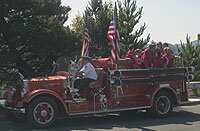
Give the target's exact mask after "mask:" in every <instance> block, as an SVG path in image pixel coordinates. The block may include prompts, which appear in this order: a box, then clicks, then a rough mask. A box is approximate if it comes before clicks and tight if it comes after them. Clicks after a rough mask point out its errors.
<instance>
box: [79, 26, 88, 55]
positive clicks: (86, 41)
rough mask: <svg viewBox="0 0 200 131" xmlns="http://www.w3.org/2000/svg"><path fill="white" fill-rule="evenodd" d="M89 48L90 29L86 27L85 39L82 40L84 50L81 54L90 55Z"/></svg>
mask: <svg viewBox="0 0 200 131" xmlns="http://www.w3.org/2000/svg"><path fill="white" fill-rule="evenodd" d="M88 48H89V34H88V29H87V28H85V30H84V34H83V41H82V51H81V56H88V55H89V54H88Z"/></svg>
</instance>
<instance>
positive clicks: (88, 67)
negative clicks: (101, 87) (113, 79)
mask: <svg viewBox="0 0 200 131" xmlns="http://www.w3.org/2000/svg"><path fill="white" fill-rule="evenodd" d="M79 62H80V63H79V64H80V68H81V69H80V71H79V72H78V73H77V74H76V76H77V79H76V80H75V82H74V87H75V88H77V89H79V93H83V90H84V88H86V87H88V85H89V84H90V83H91V82H93V81H95V80H97V77H98V76H97V73H96V71H95V68H94V66H93V65H92V64H91V63H90V62H91V59H90V57H87V56H82V57H81V59H80V60H79Z"/></svg>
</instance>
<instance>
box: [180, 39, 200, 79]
mask: <svg viewBox="0 0 200 131" xmlns="http://www.w3.org/2000/svg"><path fill="white" fill-rule="evenodd" d="M177 48H178V52H179V54H180V55H181V57H182V58H183V65H184V66H194V67H195V72H194V76H195V78H194V79H195V80H200V45H193V44H192V42H191V41H190V37H189V36H188V35H187V37H186V43H183V42H182V41H181V47H177Z"/></svg>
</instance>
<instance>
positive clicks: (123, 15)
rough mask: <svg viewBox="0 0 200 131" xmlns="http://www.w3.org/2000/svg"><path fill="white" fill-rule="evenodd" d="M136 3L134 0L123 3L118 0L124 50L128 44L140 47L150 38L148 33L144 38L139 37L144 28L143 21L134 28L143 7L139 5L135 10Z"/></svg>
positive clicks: (126, 0)
mask: <svg viewBox="0 0 200 131" xmlns="http://www.w3.org/2000/svg"><path fill="white" fill-rule="evenodd" d="M136 4H137V3H136V0H125V1H124V3H121V1H118V5H119V27H120V36H121V38H122V39H121V42H122V44H124V45H125V50H126V51H127V50H128V45H129V44H134V48H142V47H143V46H144V45H146V44H147V43H148V42H149V40H150V35H148V36H147V38H146V39H143V38H141V36H142V35H143V33H144V31H145V29H146V26H145V23H144V25H143V26H141V27H140V28H139V29H136V25H137V24H138V23H139V21H140V18H141V17H142V9H143V7H141V8H139V9H138V10H137V6H136Z"/></svg>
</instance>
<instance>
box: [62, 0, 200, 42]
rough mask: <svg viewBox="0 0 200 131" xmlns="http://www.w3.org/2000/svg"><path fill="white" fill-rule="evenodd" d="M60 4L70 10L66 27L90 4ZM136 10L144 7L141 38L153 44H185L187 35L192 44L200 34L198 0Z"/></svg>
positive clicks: (83, 0) (154, 1)
mask: <svg viewBox="0 0 200 131" xmlns="http://www.w3.org/2000/svg"><path fill="white" fill-rule="evenodd" d="M61 1H62V5H66V6H70V7H71V8H72V10H71V11H70V12H69V19H68V21H67V23H66V24H67V25H69V24H70V22H71V20H72V19H73V18H74V17H75V14H77V13H78V12H80V13H83V11H84V10H85V7H86V6H87V5H88V1H89V0H61ZM104 1H109V0H104ZM113 1H115V0H113ZM121 1H122V2H123V0H121ZM137 6H138V7H141V6H143V13H142V18H141V21H140V24H143V23H144V22H145V23H146V27H147V29H146V30H145V33H144V35H143V36H144V37H145V36H146V35H147V34H148V33H150V35H151V39H152V40H154V41H162V42H169V43H180V40H182V41H183V42H185V38H186V36H187V34H188V35H189V36H190V37H191V40H196V39H197V34H198V33H199V34H200V17H199V12H200V0H137Z"/></svg>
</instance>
